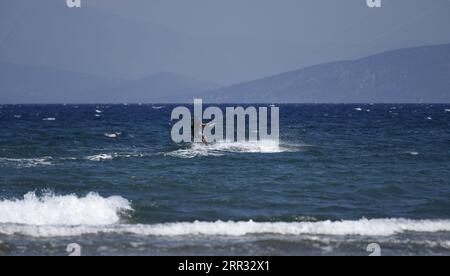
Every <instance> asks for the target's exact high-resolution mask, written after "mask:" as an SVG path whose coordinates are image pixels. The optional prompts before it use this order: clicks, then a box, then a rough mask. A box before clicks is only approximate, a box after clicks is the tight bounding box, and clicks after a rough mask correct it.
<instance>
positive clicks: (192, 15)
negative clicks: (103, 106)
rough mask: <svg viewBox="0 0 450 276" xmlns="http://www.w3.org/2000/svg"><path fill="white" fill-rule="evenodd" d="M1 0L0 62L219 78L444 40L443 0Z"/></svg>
mask: <svg viewBox="0 0 450 276" xmlns="http://www.w3.org/2000/svg"><path fill="white" fill-rule="evenodd" d="M382 4H383V7H382V8H380V9H370V8H368V7H367V6H366V0H345V1H344V0H339V1H337V0H82V5H83V6H82V8H80V9H69V8H67V7H66V6H65V0H39V1H34V0H1V2H0V61H9V62H14V63H19V64H29V65H39V66H50V67H55V68H61V69H66V70H72V71H78V72H85V73H90V74H95V75H102V76H107V77H114V78H120V79H134V78H140V77H145V76H147V75H150V74H153V73H157V72H161V71H166V72H167V71H168V72H174V73H179V74H185V75H188V76H192V77H195V78H198V79H201V80H206V81H211V82H215V83H218V84H222V85H225V84H231V83H237V82H241V81H245V80H250V79H257V78H260V77H265V76H269V75H272V74H276V73H281V72H285V71H289V70H294V69H298V68H302V67H305V66H308V65H313V64H318V63H323V62H329V61H335V60H341V59H354V58H358V57H362V56H366V55H370V54H374V53H378V52H382V51H386V50H390V49H396V48H404V47H412V46H419V45H431V44H441V43H450V1H449V0H383V1H382Z"/></svg>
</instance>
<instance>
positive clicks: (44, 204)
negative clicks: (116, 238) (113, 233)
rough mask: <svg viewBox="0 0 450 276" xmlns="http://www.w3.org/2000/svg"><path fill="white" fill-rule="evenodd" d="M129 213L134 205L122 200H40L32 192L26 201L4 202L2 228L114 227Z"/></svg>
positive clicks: (0, 217) (91, 197) (92, 196)
mask: <svg viewBox="0 0 450 276" xmlns="http://www.w3.org/2000/svg"><path fill="white" fill-rule="evenodd" d="M127 211H132V208H131V203H130V202H129V201H128V200H126V199H124V198H122V197H120V196H112V197H108V198H104V197H101V196H100V195H98V194H96V193H89V194H88V195H86V196H85V197H78V196H76V195H65V196H57V195H54V194H50V193H48V194H45V195H43V196H37V195H36V194H35V193H34V192H30V193H28V194H26V195H25V196H24V197H23V199H15V200H1V201H0V224H5V223H6V224H22V225H34V226H42V225H55V226H56V225H57V226H73V225H110V224H115V223H118V222H119V221H120V218H121V215H122V214H124V213H125V212H127ZM2 227H4V226H2ZM2 227H0V228H2Z"/></svg>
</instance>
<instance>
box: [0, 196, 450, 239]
mask: <svg viewBox="0 0 450 276" xmlns="http://www.w3.org/2000/svg"><path fill="white" fill-rule="evenodd" d="M103 200H104V201H106V202H108V201H109V203H105V202H104V203H103V204H101V207H102V208H101V209H100V210H103V212H100V213H101V214H102V213H103V215H99V214H97V216H101V217H100V218H98V219H99V221H95V219H94V218H92V217H91V218H89V219H87V218H86V220H87V222H89V223H90V224H89V225H78V226H67V225H71V224H74V223H67V221H66V219H65V218H63V216H59V215H58V214H56V217H59V219H56V220H55V222H58V221H59V222H64V223H65V224H63V226H57V225H17V224H0V234H4V235H14V234H20V235H28V236H37V237H55V236H56V237H58V236H79V235H84V234H100V233H103V234H133V235H143V236H168V237H175V236H234V237H237V236H246V235H259V234H274V235H290V236H300V235H330V236H379V237H382V236H392V235H396V234H401V233H406V232H418V233H434V232H449V231H450V220H408V219H372V220H369V219H361V220H355V221H334V222H333V221H321V222H290V223H284V222H253V221H246V222H231V221H229V222H224V221H217V222H186V223H166V224H153V225H144V224H136V225H130V224H128V225H127V224H110V225H102V224H105V222H110V223H114V222H117V221H118V220H119V216H118V212H119V211H120V210H130V209H131V207H130V206H129V202H128V201H126V200H124V199H123V198H120V197H119V198H113V199H109V200H108V199H103ZM56 210H58V209H56ZM83 210H86V209H83ZM86 211H87V210H86ZM105 211H106V212H105ZM53 212H60V213H61V214H62V213H63V212H62V211H53ZM96 212H98V211H97V210H96ZM83 213H85V212H83ZM93 213H95V212H93ZM2 215H3V214H2ZM68 215H74V216H75V217H76V218H78V219H75V221H69V222H77V223H79V222H82V221H81V220H83V219H82V218H81V216H79V213H76V212H75V213H74V212H72V213H69V214H68ZM87 215H88V217H89V216H90V215H91V214H90V213H89V214H87ZM64 217H65V216H64ZM30 220H31V219H30ZM28 222H29V221H28ZM51 222H53V220H51Z"/></svg>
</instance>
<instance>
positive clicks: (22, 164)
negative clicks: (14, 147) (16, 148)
mask: <svg viewBox="0 0 450 276" xmlns="http://www.w3.org/2000/svg"><path fill="white" fill-rule="evenodd" d="M51 160H52V158H51V157H42V158H0V166H1V165H2V164H6V165H9V164H12V165H14V166H17V167H19V168H33V167H38V166H51V165H53V164H52V162H51Z"/></svg>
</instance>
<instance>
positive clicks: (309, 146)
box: [0, 104, 450, 256]
mask: <svg viewBox="0 0 450 276" xmlns="http://www.w3.org/2000/svg"><path fill="white" fill-rule="evenodd" d="M186 106H188V107H189V105H186ZM225 106H229V105H222V106H220V107H222V108H225ZM253 106H256V107H261V106H266V107H267V106H268V105H262V104H259V105H258V104H255V105H253ZM277 106H279V108H280V141H279V143H276V142H273V141H258V142H222V143H215V144H210V145H203V144H175V143H174V142H173V141H172V140H171V136H170V133H171V128H172V125H173V123H174V122H173V121H171V119H170V118H171V112H172V109H173V108H174V107H175V105H163V104H161V105H146V104H141V105H131V104H130V105H127V104H121V105H0V255H62V256H66V255H74V254H78V255H163V256H166V255H187V256H196V255H201V256H205V255H206V256H211V255H219V256H230V255H233V256H234V255H239V256H253V255H257V256H284V255H289V256H290V255H359V256H369V255H374V254H375V255H450V105H442V104H420V105H408V104H389V105H388V104H329V105H328V104H298V105H295V104H291V105H277ZM190 107H191V108H192V106H190Z"/></svg>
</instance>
